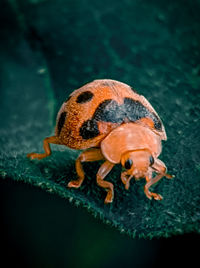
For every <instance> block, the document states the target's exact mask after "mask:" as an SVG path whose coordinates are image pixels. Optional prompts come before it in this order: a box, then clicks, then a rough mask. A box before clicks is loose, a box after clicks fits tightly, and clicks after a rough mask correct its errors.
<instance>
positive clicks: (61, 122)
mask: <svg viewBox="0 0 200 268" xmlns="http://www.w3.org/2000/svg"><path fill="white" fill-rule="evenodd" d="M66 116H67V113H66V112H63V113H61V114H60V117H59V119H58V126H57V127H58V135H60V132H61V130H62V127H63V125H64V123H65V119H66Z"/></svg>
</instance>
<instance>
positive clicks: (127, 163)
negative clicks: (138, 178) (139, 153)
mask: <svg viewBox="0 0 200 268" xmlns="http://www.w3.org/2000/svg"><path fill="white" fill-rule="evenodd" d="M132 165H133V161H132V160H131V159H127V160H126V162H125V164H124V167H125V168H126V169H130V168H131V167H132Z"/></svg>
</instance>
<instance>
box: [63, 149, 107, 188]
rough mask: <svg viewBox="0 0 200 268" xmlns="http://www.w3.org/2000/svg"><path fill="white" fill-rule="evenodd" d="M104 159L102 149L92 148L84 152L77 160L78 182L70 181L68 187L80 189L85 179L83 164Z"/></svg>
mask: <svg viewBox="0 0 200 268" xmlns="http://www.w3.org/2000/svg"><path fill="white" fill-rule="evenodd" d="M102 159H104V156H103V155H102V153H101V150H100V149H97V148H92V149H89V150H86V151H84V152H82V153H81V154H80V155H79V157H78V158H77V159H76V173H77V175H78V179H77V180H73V181H70V182H69V183H68V185H67V186H68V187H70V188H71V187H73V188H79V187H80V186H81V184H82V182H83V180H84V178H85V173H84V171H83V167H82V162H92V161H98V160H102Z"/></svg>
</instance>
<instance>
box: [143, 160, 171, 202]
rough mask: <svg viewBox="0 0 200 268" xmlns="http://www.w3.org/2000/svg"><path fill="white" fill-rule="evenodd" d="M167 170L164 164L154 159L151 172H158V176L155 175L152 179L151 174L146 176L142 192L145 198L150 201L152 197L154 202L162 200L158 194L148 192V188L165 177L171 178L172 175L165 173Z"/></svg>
mask: <svg viewBox="0 0 200 268" xmlns="http://www.w3.org/2000/svg"><path fill="white" fill-rule="evenodd" d="M166 170H167V168H166V166H165V164H164V163H163V162H162V161H161V160H160V159H156V160H155V163H154V164H153V166H152V171H156V172H158V175H156V176H155V177H154V178H152V172H150V173H149V174H148V176H146V182H147V183H146V184H145V186H144V192H145V194H146V196H147V197H148V198H149V199H151V198H152V197H153V198H154V199H156V200H162V196H161V195H160V194H156V193H152V192H150V191H149V188H150V187H151V186H152V185H153V184H154V183H156V182H158V181H159V180H160V179H161V178H162V177H164V176H165V177H167V178H168V179H171V178H173V177H174V176H173V175H170V174H167V173H165V172H166Z"/></svg>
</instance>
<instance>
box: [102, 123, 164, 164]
mask: <svg viewBox="0 0 200 268" xmlns="http://www.w3.org/2000/svg"><path fill="white" fill-rule="evenodd" d="M101 150H102V153H103V155H104V157H105V158H106V159H107V160H109V161H110V162H112V163H120V161H121V158H122V155H123V154H124V153H126V152H128V151H138V150H148V151H149V152H150V153H151V155H152V156H153V157H158V156H159V154H160V153H161V138H160V136H159V135H157V134H156V133H155V132H153V131H152V130H151V129H150V128H148V127H145V126H143V125H140V124H137V123H126V124H122V125H121V126H119V127H117V128H116V129H114V130H113V131H111V132H110V133H109V135H108V136H107V137H106V138H105V139H104V140H103V141H102V142H101Z"/></svg>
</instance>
